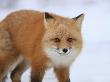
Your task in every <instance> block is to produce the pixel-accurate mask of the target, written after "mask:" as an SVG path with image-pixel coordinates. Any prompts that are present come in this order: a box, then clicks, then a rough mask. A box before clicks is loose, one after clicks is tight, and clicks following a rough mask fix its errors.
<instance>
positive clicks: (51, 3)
mask: <svg viewBox="0 0 110 82" xmlns="http://www.w3.org/2000/svg"><path fill="white" fill-rule="evenodd" d="M19 9H33V10H40V11H49V12H53V13H56V14H59V15H63V16H67V17H71V18H72V17H75V16H77V15H79V14H81V13H85V19H84V22H83V27H82V34H83V38H84V48H83V50H82V52H81V54H80V55H79V57H78V58H77V59H76V61H75V62H74V63H73V65H72V66H71V71H70V77H71V82H110V1H109V0H76V1H75V0H63V1H61V0H18V2H17V3H16V5H14V6H13V7H11V8H10V9H9V8H5V9H3V8H2V9H0V20H2V19H3V18H5V16H6V15H7V14H8V13H10V12H12V11H15V10H19ZM29 79H30V69H29V70H28V71H26V72H25V73H24V74H23V77H22V82H29ZM56 81H57V79H56V78H55V75H54V74H53V72H52V69H51V70H49V71H47V73H46V75H45V77H44V79H43V82H56ZM7 82H9V80H8V81H7Z"/></svg>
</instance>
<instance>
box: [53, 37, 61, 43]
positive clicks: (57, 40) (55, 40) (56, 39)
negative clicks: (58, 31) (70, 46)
mask: <svg viewBox="0 0 110 82" xmlns="http://www.w3.org/2000/svg"><path fill="white" fill-rule="evenodd" d="M52 40H53V41H54V42H56V43H58V42H60V39H59V38H54V39H52Z"/></svg>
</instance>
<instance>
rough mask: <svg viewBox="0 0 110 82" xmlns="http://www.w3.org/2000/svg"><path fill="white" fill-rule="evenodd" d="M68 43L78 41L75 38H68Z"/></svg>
mask: <svg viewBox="0 0 110 82" xmlns="http://www.w3.org/2000/svg"><path fill="white" fill-rule="evenodd" d="M67 41H68V42H73V41H76V39H74V38H68V39H67Z"/></svg>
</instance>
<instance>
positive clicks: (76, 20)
mask: <svg viewBox="0 0 110 82" xmlns="http://www.w3.org/2000/svg"><path fill="white" fill-rule="evenodd" d="M72 19H73V20H75V23H76V25H77V26H78V27H79V28H81V25H82V21H83V19H84V14H80V15H78V16H77V17H75V18H72Z"/></svg>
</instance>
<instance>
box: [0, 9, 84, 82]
mask: <svg viewBox="0 0 110 82" xmlns="http://www.w3.org/2000/svg"><path fill="white" fill-rule="evenodd" d="M50 15H51V16H52V17H54V18H55V19H48V20H45V18H44V13H42V12H38V11H31V10H21V11H16V12H13V13H11V14H10V15H8V16H7V17H6V18H5V19H4V20H3V21H2V22H1V23H0V30H1V29H3V30H5V31H7V32H8V33H9V35H10V37H9V38H8V39H9V40H10V43H11V42H12V44H11V45H10V46H12V47H14V49H15V50H14V49H13V50H12V52H14V51H16V53H15V55H14V56H13V57H15V56H16V55H17V56H22V57H23V58H25V59H26V60H28V61H29V62H30V64H31V66H32V72H31V82H41V81H42V79H43V76H44V73H45V69H46V68H47V64H48V63H50V64H52V66H53V67H55V73H56V75H57V78H58V79H59V82H68V81H69V80H68V79H69V66H70V65H68V66H63V67H62V66H61V67H57V66H54V63H52V61H51V59H50V58H49V57H48V56H47V54H48V53H46V52H45V48H47V47H52V46H56V47H58V48H69V47H75V48H76V49H77V50H78V53H79V52H80V50H81V48H82V37H81V29H80V25H79V24H80V22H82V19H83V16H81V17H79V18H78V19H74V20H73V19H70V18H66V17H61V16H58V15H54V14H50ZM70 36H72V37H73V38H75V39H77V40H78V41H77V42H75V43H74V44H73V43H71V44H70V43H67V41H66V39H67V38H68V37H70ZM52 37H53V38H54V37H60V38H61V37H62V38H61V43H60V44H57V43H52V41H51V40H50V39H51V38H52ZM0 40H1V39H0ZM5 48H6V47H5ZM0 56H3V55H2V54H1V53H0ZM2 58H4V56H3V57H1V58H0V61H2ZM17 58H18V57H17ZM10 59H11V58H9V59H8V60H10ZM13 59H15V58H13ZM8 60H6V59H3V61H4V62H5V61H8ZM72 60H74V59H72ZM12 62H14V61H12ZM2 64H3V63H0V65H2ZM6 65H7V64H6ZM9 66H10V65H9ZM24 66H25V64H24V63H23V65H22V64H21V67H23V69H22V70H24ZM0 67H1V66H0ZM21 67H19V70H21ZM4 68H5V67H4ZM19 70H17V72H18V73H20V75H21V73H22V72H20V71H19ZM0 71H1V70H0ZM18 73H17V74H18ZM15 75H16V74H15ZM1 76H2V75H0V77H1ZM12 78H13V76H12ZM0 79H1V78H0ZM19 79H20V77H19ZM67 80H68V81H67ZM13 81H16V82H18V81H19V80H16V79H15V80H13Z"/></svg>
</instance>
